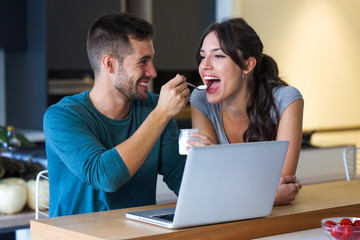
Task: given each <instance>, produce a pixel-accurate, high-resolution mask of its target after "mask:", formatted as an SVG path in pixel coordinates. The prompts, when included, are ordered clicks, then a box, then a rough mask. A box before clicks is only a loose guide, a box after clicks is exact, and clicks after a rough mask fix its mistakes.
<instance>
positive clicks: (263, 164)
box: [126, 141, 289, 229]
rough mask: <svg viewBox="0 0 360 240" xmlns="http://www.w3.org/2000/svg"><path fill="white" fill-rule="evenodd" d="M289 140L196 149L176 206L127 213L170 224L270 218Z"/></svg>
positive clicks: (175, 227) (144, 219)
mask: <svg viewBox="0 0 360 240" xmlns="http://www.w3.org/2000/svg"><path fill="white" fill-rule="evenodd" d="M288 145H289V143H288V141H266V142H252V143H239V144H238V143H236V144H223V145H211V146H204V147H192V148H191V149H190V151H189V153H188V155H187V159H186V164H185V169H184V173H183V178H182V182H181V187H180V190H179V196H178V199H177V203H176V208H163V209H153V210H145V211H135V212H128V213H126V218H129V219H133V220H137V221H141V222H146V223H151V224H155V225H158V226H162V227H166V228H173V229H177V228H186V227H193V226H199V225H208V224H215V223H222V222H230V221H236V220H243V219H251V218H258V217H265V216H268V215H269V214H270V213H271V210H272V207H273V204H274V200H275V195H276V191H277V188H278V185H279V181H280V176H281V172H282V169H283V165H284V161H285V157H286V153H287V149H288Z"/></svg>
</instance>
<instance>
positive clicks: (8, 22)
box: [0, 0, 26, 51]
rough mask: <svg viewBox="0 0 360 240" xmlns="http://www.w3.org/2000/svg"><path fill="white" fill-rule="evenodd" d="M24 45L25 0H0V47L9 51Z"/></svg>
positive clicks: (21, 47) (20, 48)
mask: <svg viewBox="0 0 360 240" xmlns="http://www.w3.org/2000/svg"><path fill="white" fill-rule="evenodd" d="M25 47H26V0H1V1H0V48H4V49H6V50H10V51H19V50H24V49H25Z"/></svg>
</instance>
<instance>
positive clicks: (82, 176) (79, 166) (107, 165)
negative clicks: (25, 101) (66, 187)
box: [44, 107, 130, 192]
mask: <svg viewBox="0 0 360 240" xmlns="http://www.w3.org/2000/svg"><path fill="white" fill-rule="evenodd" d="M93 130H94V129H91V125H90V124H88V123H87V122H86V118H84V117H79V116H78V115H76V114H74V113H73V112H72V111H70V110H69V109H66V108H65V109H64V108H57V107H51V108H49V109H48V110H47V111H46V113H45V115H44V133H45V140H46V145H47V148H49V149H51V151H53V152H54V153H55V155H56V156H58V158H59V160H60V161H62V162H63V163H64V164H65V165H66V167H67V168H68V169H69V170H70V171H71V172H72V173H73V174H74V175H75V176H76V177H77V178H79V180H80V181H82V182H84V183H85V184H87V185H90V186H91V187H93V188H94V189H97V190H100V191H105V192H114V191H116V190H117V189H118V188H119V187H120V186H121V185H123V184H124V183H125V182H126V181H128V180H129V179H130V173H129V171H128V169H127V167H126V165H125V163H124V162H123V160H122V159H121V156H120V155H119V154H118V152H117V151H116V149H115V148H114V147H113V148H110V149H106V148H105V147H104V146H103V145H102V144H101V143H100V141H99V140H98V138H97V136H96V133H95V132H94V131H93ZM50 160H51V159H50Z"/></svg>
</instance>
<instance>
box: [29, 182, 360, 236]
mask: <svg viewBox="0 0 360 240" xmlns="http://www.w3.org/2000/svg"><path fill="white" fill-rule="evenodd" d="M359 190H360V179H357V180H351V181H349V182H347V181H339V182H330V183H321V184H314V185H306V186H303V188H302V189H301V191H300V193H299V194H298V196H297V198H296V200H295V201H294V202H293V203H292V204H290V205H286V206H277V207H274V208H273V210H272V213H271V214H270V216H268V217H264V218H256V219H249V220H242V221H236V222H229V223H222V224H215V225H208V226H201V227H193V228H187V229H181V230H171V229H166V228H162V227H157V226H153V225H151V224H146V223H141V222H137V221H133V220H129V219H126V218H125V213H126V212H128V211H133V210H143V209H154V208H162V207H172V206H175V203H171V204H163V205H153V206H144V207H138V208H128V209H119V210H112V211H104V212H96V213H89V214H79V215H72V216H65V217H57V218H49V219H41V220H32V221H31V222H30V226H31V230H30V231H31V239H34V240H40V239H79V240H83V239H139V238H141V239H154V238H156V239H184V238H191V239H253V238H259V237H266V236H272V235H277V234H283V233H289V232H294V231H301V230H306V229H312V228H319V227H320V220H321V219H323V218H326V217H336V216H338V217H342V216H360V191H359ZM244 207H246V206H244Z"/></svg>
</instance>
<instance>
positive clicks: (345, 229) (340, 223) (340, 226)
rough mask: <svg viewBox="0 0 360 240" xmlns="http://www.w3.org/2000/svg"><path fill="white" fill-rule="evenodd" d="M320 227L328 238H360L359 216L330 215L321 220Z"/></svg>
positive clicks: (350, 239)
mask: <svg viewBox="0 0 360 240" xmlns="http://www.w3.org/2000/svg"><path fill="white" fill-rule="evenodd" d="M321 228H322V229H323V230H324V232H325V233H326V235H327V236H328V237H329V238H330V239H341V240H360V218H358V217H332V218H325V219H323V220H321Z"/></svg>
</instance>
